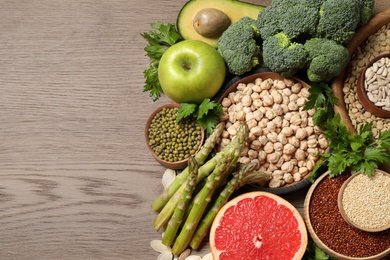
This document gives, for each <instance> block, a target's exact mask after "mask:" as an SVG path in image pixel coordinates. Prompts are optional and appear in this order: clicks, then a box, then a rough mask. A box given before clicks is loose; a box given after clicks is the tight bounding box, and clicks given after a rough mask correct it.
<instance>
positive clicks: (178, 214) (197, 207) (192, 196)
mask: <svg viewBox="0 0 390 260" xmlns="http://www.w3.org/2000/svg"><path fill="white" fill-rule="evenodd" d="M223 129H224V123H220V124H219V125H217V127H216V128H215V129H214V131H213V133H212V134H211V135H210V136H209V137H208V138H207V140H206V141H205V143H204V144H203V146H202V148H201V149H200V151H199V152H198V153H197V154H195V156H194V157H191V158H190V160H189V162H188V166H187V168H185V169H184V170H183V171H182V173H181V174H179V175H178V176H177V177H176V178H175V180H174V181H173V182H172V184H170V185H169V187H167V188H166V189H165V190H164V191H163V193H162V194H161V195H160V196H159V197H157V198H156V199H155V200H154V202H153V204H152V209H153V210H154V211H156V212H159V214H158V216H157V217H156V219H155V221H154V228H155V229H156V230H157V231H158V230H160V229H161V228H164V229H165V232H164V236H163V240H162V242H163V243H164V244H165V245H167V246H171V247H172V253H174V254H180V253H181V252H183V251H184V250H185V249H186V248H187V247H188V246H191V248H193V249H198V248H199V246H200V244H201V242H202V241H203V239H204V238H205V237H206V236H207V234H208V232H209V230H210V227H211V225H212V223H213V220H214V218H215V216H216V215H217V213H218V211H219V210H220V209H221V207H222V206H223V205H224V204H226V202H227V201H228V199H229V197H230V196H231V195H232V193H233V192H234V191H235V190H236V189H238V188H239V187H242V186H243V185H245V184H250V183H264V182H267V181H268V180H269V179H270V177H271V176H270V175H269V174H267V173H263V172H256V171H254V169H255V167H256V165H255V164H254V163H250V164H245V165H243V164H240V163H238V159H239V157H240V154H241V152H242V149H243V148H244V146H245V144H246V141H247V139H248V135H249V133H248V126H247V124H246V123H243V124H242V125H241V126H240V129H239V130H238V132H237V135H236V137H235V138H234V139H233V140H232V141H231V142H230V143H229V144H228V145H227V146H226V147H225V148H224V149H223V150H221V151H220V152H218V153H217V154H216V155H215V156H214V157H212V158H211V159H209V160H207V158H208V156H209V154H210V152H211V151H212V149H213V148H214V147H215V145H216V144H217V142H218V140H219V138H220V136H221V135H222V131H223ZM220 190H222V191H221V192H220V193H219V194H216V191H220Z"/></svg>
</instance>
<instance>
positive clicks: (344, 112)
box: [332, 8, 390, 172]
mask: <svg viewBox="0 0 390 260" xmlns="http://www.w3.org/2000/svg"><path fill="white" fill-rule="evenodd" d="M388 23H390V8H388V9H386V10H384V11H382V12H380V13H378V14H376V15H375V16H374V17H372V18H371V20H370V21H369V22H368V23H367V24H366V25H364V26H363V27H361V28H360V29H359V30H358V31H357V32H356V33H355V35H354V36H353V37H352V39H351V40H350V41H349V42H348V44H347V46H346V47H347V49H348V51H349V53H350V54H351V55H353V54H354V53H355V52H356V50H357V49H358V48H359V47H360V46H361V45H362V44H363V43H364V42H365V41H366V40H367V39H368V38H369V37H370V36H371V35H373V34H375V33H376V32H377V31H378V30H379V29H380V28H381V27H382V26H384V25H386V24H388ZM349 66H351V64H349V65H348V66H347V67H346V68H345V69H344V70H343V71H342V72H341V73H340V74H339V75H338V76H337V77H336V78H335V79H334V80H333V81H332V91H333V94H334V95H335V96H336V97H337V98H338V103H337V104H336V105H335V106H334V111H335V113H337V114H339V115H340V118H341V120H342V121H343V122H344V123H345V125H346V126H347V128H348V131H349V132H350V133H353V134H356V133H357V130H356V129H355V127H354V125H353V124H352V120H351V118H350V117H349V115H348V109H347V107H346V104H345V101H344V93H343V87H344V80H345V77H346V72H347V68H348V67H349ZM379 168H380V169H382V170H385V171H387V172H389V171H390V165H389V164H380V165H379Z"/></svg>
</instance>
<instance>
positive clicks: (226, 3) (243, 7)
mask: <svg viewBox="0 0 390 260" xmlns="http://www.w3.org/2000/svg"><path fill="white" fill-rule="evenodd" d="M264 8H265V6H261V5H255V4H251V3H246V2H241V1H238V0H190V1H188V2H187V3H186V4H185V5H184V6H183V7H182V9H181V10H180V12H179V15H178V17H177V22H176V26H177V29H178V32H179V33H180V35H181V36H182V37H183V39H186V40H200V41H203V42H206V43H208V44H210V45H211V46H213V47H216V46H217V41H218V38H219V36H220V35H221V34H222V32H223V30H225V29H226V28H227V26H225V28H224V25H225V24H226V21H222V22H216V20H218V19H213V23H214V24H216V28H217V31H218V32H217V33H216V34H215V35H213V36H208V37H205V36H202V35H201V34H199V33H198V32H197V31H196V30H195V28H194V18H195V17H199V12H200V11H202V10H207V9H217V10H219V11H221V12H223V13H224V14H225V15H226V16H227V17H228V18H229V20H230V21H229V23H228V25H229V24H232V23H235V22H237V21H238V20H239V19H240V18H242V17H244V16H249V17H251V18H253V19H257V17H258V15H259V13H260V12H261V11H262V10H264ZM213 13H218V12H213ZM226 16H223V15H222V16H220V17H222V19H224V18H223V17H225V18H226ZM198 31H199V30H198Z"/></svg>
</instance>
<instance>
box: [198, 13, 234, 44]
mask: <svg viewBox="0 0 390 260" xmlns="http://www.w3.org/2000/svg"><path fill="white" fill-rule="evenodd" d="M229 25H230V18H229V17H228V16H227V15H226V14H225V13H224V12H222V11H221V10H218V9H215V8H205V9H202V10H200V11H199V12H198V13H196V15H195V17H194V20H193V26H194V29H195V31H196V32H197V33H198V34H200V35H202V36H203V37H207V38H213V37H219V36H220V35H221V34H222V33H223V32H224V31H225V30H226V29H227V28H228V27H229Z"/></svg>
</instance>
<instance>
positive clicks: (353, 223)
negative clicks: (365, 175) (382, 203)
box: [337, 170, 390, 232]
mask: <svg viewBox="0 0 390 260" xmlns="http://www.w3.org/2000/svg"><path fill="white" fill-rule="evenodd" d="M359 174H361V173H355V174H353V175H352V176H351V177H349V178H348V180H346V181H345V182H344V184H343V185H342V186H341V188H340V191H339V194H338V197H337V205H338V208H339V210H340V214H341V216H342V217H343V219H344V220H345V221H346V222H347V223H348V224H349V225H351V226H353V227H354V228H357V229H360V230H363V231H366V232H381V231H384V230H386V229H389V228H390V223H388V224H387V225H386V226H383V227H380V228H366V227H361V226H359V225H358V224H356V223H355V222H353V221H352V220H351V219H350V218H349V217H348V214H346V212H345V210H344V206H343V197H344V196H343V195H344V191H345V188H346V187H347V185H348V184H349V183H350V182H351V181H352V180H353V179H354V178H356V177H357V176H358V175H359ZM375 174H382V175H384V176H387V177H388V178H390V174H389V173H387V172H385V171H382V170H376V171H375ZM383 188H385V187H383ZM367 189H369V187H367Z"/></svg>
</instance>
